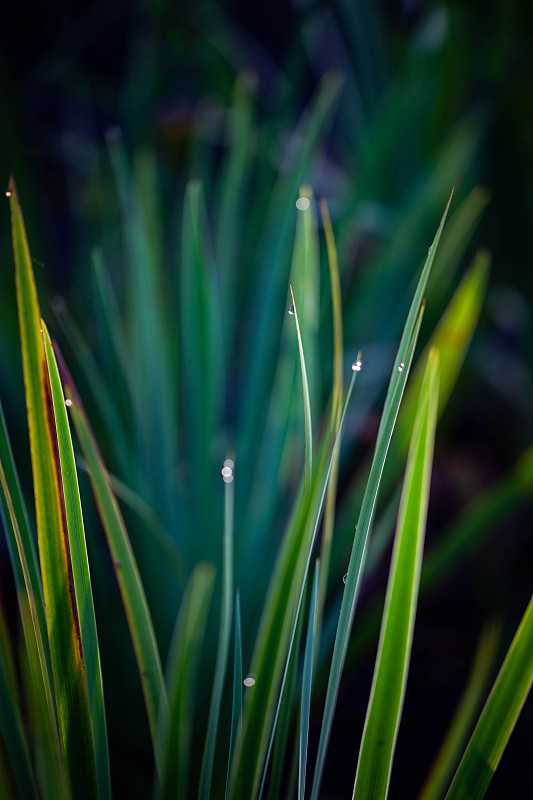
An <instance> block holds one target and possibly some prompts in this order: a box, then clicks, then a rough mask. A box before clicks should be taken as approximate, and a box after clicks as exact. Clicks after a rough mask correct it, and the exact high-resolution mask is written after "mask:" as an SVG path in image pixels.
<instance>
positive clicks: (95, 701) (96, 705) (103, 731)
mask: <svg viewBox="0 0 533 800" xmlns="http://www.w3.org/2000/svg"><path fill="white" fill-rule="evenodd" d="M41 325H42V330H43V338H44V346H45V351H46V362H47V365H48V376H49V380H50V389H51V392H52V402H53V408H54V417H55V427H56V432H57V444H58V451H59V460H60V464H61V481H62V492H63V500H64V506H65V516H66V522H67V531H68V538H69V543H70V563H71V569H72V577H73V581H74V589H75V592H76V604H77V608H78V620H79V630H80V637H81V648H82V653H83V659H84V664H85V676H86V680H87V693H88V696H89V713H90V721H91V727H92V735H93V743H94V757H95V762H96V777H97V781H98V794H99V797H100V798H110V797H111V777H110V772H109V750H108V745H107V728H106V719H105V706H104V687H103V683H102V668H101V664H100V649H99V647H98V635H97V631H96V618H95V613H94V603H93V595H92V589H91V578H90V573H89V560H88V557H87V544H86V541H85V529H84V525H83V514H82V510H81V500H80V491H79V486H78V475H77V472H76V463H75V459H74V449H73V446H72V437H71V434H70V427H69V423H68V416H67V409H66V406H65V397H64V395H63V388H62V386H61V379H60V377H59V370H58V367H57V362H56V359H55V356H54V351H53V349H52V342H51V341H50V335H49V333H48V330H47V328H46V325H45V324H44V322H43V321H42V320H41ZM69 403H72V400H70V401H69Z"/></svg>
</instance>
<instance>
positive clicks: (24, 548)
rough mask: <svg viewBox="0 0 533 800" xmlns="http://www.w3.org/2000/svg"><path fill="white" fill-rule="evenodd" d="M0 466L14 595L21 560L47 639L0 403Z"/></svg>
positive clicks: (31, 546) (38, 581) (29, 538)
mask: <svg viewBox="0 0 533 800" xmlns="http://www.w3.org/2000/svg"><path fill="white" fill-rule="evenodd" d="M0 463H1V464H2V467H3V472H4V476H5V484H6V488H7V491H8V492H9V495H10V497H11V502H12V505H13V510H12V514H13V516H14V518H15V519H16V521H17V525H18V532H19V536H20V541H18V540H17V539H16V537H15V531H14V528H13V526H12V525H11V524H9V520H10V510H9V508H8V505H7V496H6V493H5V492H4V493H3V494H2V495H1V498H2V507H1V512H2V518H3V520H4V530H5V532H6V541H7V545H8V548H9V555H10V559H11V564H12V567H13V574H14V577H15V584H16V587H17V592H20V591H21V589H22V587H23V585H24V576H23V574H22V571H21V569H22V568H21V561H22V560H24V561H25V563H26V565H27V568H28V575H27V580H28V583H29V587H30V588H31V592H32V594H33V597H34V598H35V605H36V611H37V618H38V620H39V627H40V629H41V632H42V634H43V636H44V638H45V639H46V616H45V611H44V600H43V589H42V585H41V576H40V572H39V564H38V560H37V553H36V552H35V546H34V544H33V537H32V535H31V532H30V525H29V522H28V513H27V511H26V506H25V503H24V498H23V497H22V491H21V488H20V482H19V478H18V473H17V468H16V466H15V459H14V458H13V451H12V448H11V443H10V441H9V436H8V432H7V427H6V421H5V418H4V411H3V408H2V405H1V403H0ZM19 547H20V550H21V556H19V558H17V557H16V556H15V553H17V551H18V548H19ZM49 659H50V654H49V653H48V657H47V662H48V664H49Z"/></svg>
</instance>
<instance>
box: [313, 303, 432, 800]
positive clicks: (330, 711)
mask: <svg viewBox="0 0 533 800" xmlns="http://www.w3.org/2000/svg"><path fill="white" fill-rule="evenodd" d="M423 312H424V303H423V302H420V306H419V308H418V314H417V317H416V318H415V319H414V320H411V318H410V317H408V320H407V323H406V326H405V328H406V330H405V331H404V336H403V337H402V342H403V340H404V339H405V338H406V336H405V332H406V331H408V332H409V333H410V337H409V340H408V344H407V350H405V351H404V350H403V347H402V346H401V347H400V351H399V355H400V354H401V355H403V359H402V360H401V361H400V362H399V363H398V359H397V361H396V362H395V364H394V366H393V375H392V377H391V383H390V385H391V386H392V387H393V393H392V396H391V399H390V403H389V405H388V407H387V406H385V408H384V409H383V416H382V422H381V425H380V430H381V433H380V434H379V435H378V440H377V442H376V449H375V452H374V459H373V461H372V466H371V468H370V474H369V476H368V481H367V484H366V489H365V493H364V496H363V501H362V504H361V511H360V513H359V519H358V522H357V525H356V529H355V536H354V540H353V546H352V552H351V555H350V563H349V566H348V574H347V577H346V586H345V589H344V596H343V600H342V605H341V609H340V614H339V621H338V624H337V632H336V634H335V644H334V647H333V656H332V660H331V668H330V674H329V679H328V688H327V691H326V699H325V703H324V714H323V718H322V726H321V730H320V738H319V743H318V753H317V759H316V764H315V774H314V778H313V786H312V790H311V798H312V800H316V798H317V797H318V792H319V789H320V783H321V781H322V774H323V771H324V765H325V760H326V752H327V747H328V743H329V737H330V733H331V727H332V724H333V715H334V712H335V705H336V702H337V695H338V691H339V685H340V680H341V675H342V669H343V666H344V660H345V657H346V650H347V647H348V640H349V638H350V632H351V629H352V624H353V617H354V614H355V607H356V603H357V599H358V594H359V588H360V585H361V578H362V573H363V567H364V560H365V555H366V547H367V541H368V536H369V533H370V528H371V525H372V521H373V516H374V510H375V506H376V500H377V495H378V491H379V485H380V482H381V476H382V474H383V467H384V465H385V460H386V458H387V452H388V449H389V445H390V440H391V437H392V433H393V430H394V423H395V421H396V417H397V415H398V409H399V407H400V403H401V399H402V396H403V392H404V389H405V384H406V381H407V376H408V374H409V370H410V368H411V363H412V360H413V355H414V350H415V347H416V342H417V340H418V334H419V331H420V326H421V324H422V316H423ZM404 352H405V354H404Z"/></svg>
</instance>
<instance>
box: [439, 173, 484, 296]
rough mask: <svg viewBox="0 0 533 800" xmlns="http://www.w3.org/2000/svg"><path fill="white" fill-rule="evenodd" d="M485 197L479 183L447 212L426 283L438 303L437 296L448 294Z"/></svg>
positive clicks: (473, 231) (478, 218) (481, 213)
mask: <svg viewBox="0 0 533 800" xmlns="http://www.w3.org/2000/svg"><path fill="white" fill-rule="evenodd" d="M489 200H490V197H489V194H488V192H487V190H486V189H484V188H483V187H482V186H475V187H474V188H473V189H472V191H470V192H469V193H468V194H467V196H466V197H465V199H464V200H463V201H462V202H461V203H460V204H459V206H458V207H457V209H456V210H455V211H454V213H453V214H451V215H450V216H449V218H448V222H447V223H446V229H445V230H444V231H443V234H442V238H441V241H440V244H439V253H438V256H437V258H436V259H435V264H434V266H433V268H432V270H431V278H430V280H429V283H428V294H429V295H430V296H431V299H432V302H436V303H438V302H439V300H440V298H441V297H442V298H445V297H447V296H449V293H450V290H451V288H452V287H453V285H454V276H455V272H456V269H457V266H458V265H459V263H460V261H461V259H462V257H463V255H464V253H465V250H466V248H467V247H468V245H469V244H470V242H471V240H472V237H473V235H474V233H475V231H476V228H477V227H478V225H479V223H480V221H481V218H482V216H483V213H484V211H485V209H486V207H487V205H488V203H489Z"/></svg>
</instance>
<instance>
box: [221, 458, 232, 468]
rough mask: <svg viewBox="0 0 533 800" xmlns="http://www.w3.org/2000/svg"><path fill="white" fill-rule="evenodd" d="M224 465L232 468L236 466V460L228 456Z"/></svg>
mask: <svg viewBox="0 0 533 800" xmlns="http://www.w3.org/2000/svg"><path fill="white" fill-rule="evenodd" d="M223 466H224V467H229V468H230V469H233V468H234V467H235V462H234V460H233V459H232V458H226V460H225V461H224V464H223Z"/></svg>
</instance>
